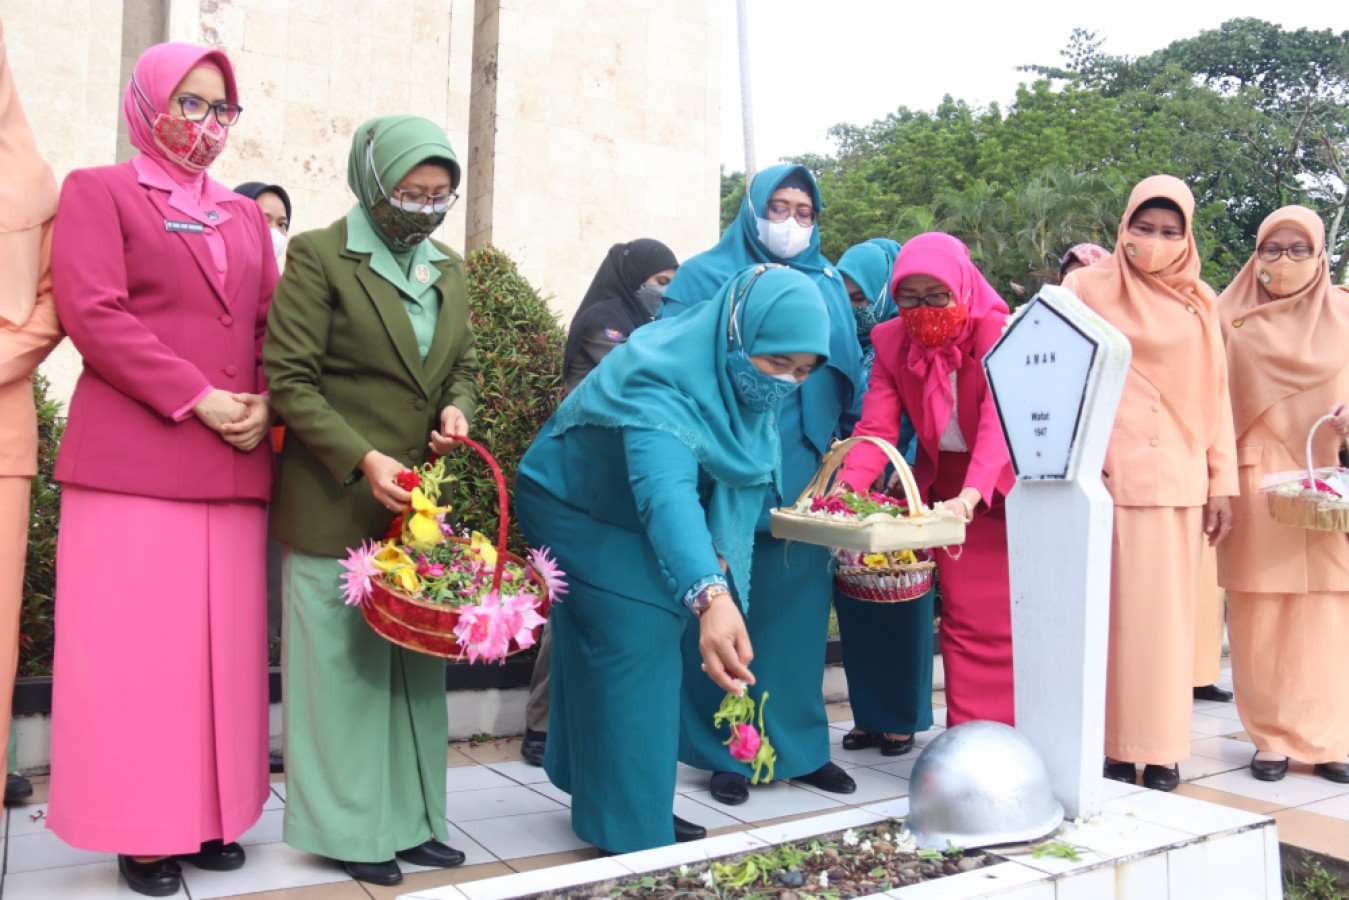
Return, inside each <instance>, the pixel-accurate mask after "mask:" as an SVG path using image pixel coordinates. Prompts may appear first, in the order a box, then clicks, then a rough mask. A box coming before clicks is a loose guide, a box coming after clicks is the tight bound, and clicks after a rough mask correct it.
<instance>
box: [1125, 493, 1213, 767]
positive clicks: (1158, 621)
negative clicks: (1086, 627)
mask: <svg viewBox="0 0 1349 900" xmlns="http://www.w3.org/2000/svg"><path fill="white" fill-rule="evenodd" d="M1202 523H1203V508H1202V507H1199V506H1188V507H1127V506H1117V507H1115V535H1114V542H1113V543H1114V546H1113V553H1112V555H1111V569H1110V657H1109V663H1108V668H1107V673H1106V688H1105V693H1106V706H1105V753H1106V756H1109V757H1110V758H1111V759H1115V760H1120V761H1124V762H1132V763H1151V764H1155V765H1172V764H1174V763H1176V762H1179V761H1180V760H1182V759H1186V758H1187V757H1188V756H1189V755H1190V716H1191V715H1192V707H1193V697H1192V695H1191V691H1192V689H1193V685H1192V684H1191V682H1192V681H1193V679H1194V617H1195V591H1196V590H1197V588H1198V578H1199V557H1200V543H1201V539H1202V535H1201V533H1200V529H1201V527H1202Z"/></svg>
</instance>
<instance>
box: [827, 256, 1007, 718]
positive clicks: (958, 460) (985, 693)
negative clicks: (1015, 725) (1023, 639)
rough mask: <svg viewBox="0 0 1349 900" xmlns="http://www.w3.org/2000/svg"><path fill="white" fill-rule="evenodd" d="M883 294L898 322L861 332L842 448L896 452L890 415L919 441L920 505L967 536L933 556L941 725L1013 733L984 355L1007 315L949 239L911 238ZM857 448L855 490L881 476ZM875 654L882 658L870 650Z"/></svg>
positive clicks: (995, 462)
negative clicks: (863, 339)
mask: <svg viewBox="0 0 1349 900" xmlns="http://www.w3.org/2000/svg"><path fill="white" fill-rule="evenodd" d="M890 292H891V294H892V296H893V297H894V299H895V303H896V304H897V305H898V306H899V317H898V318H895V319H891V320H890V321H889V322H885V323H883V324H880V325H877V326H876V327H875V329H873V330H872V332H871V341H872V344H873V346H874V347H875V348H876V359H875V362H874V363H873V365H872V369H871V384H870V386H869V387H868V388H867V393H866V396H865V397H864V398H863V400H862V420H861V421H860V422H859V423H858V424H857V427H856V428H855V429H853V436H854V437H856V436H858V435H874V436H875V437H880V438H884V439H885V440H887V441H889V442H890V443H892V444H893V443H896V442H898V440H899V417H900V413H902V412H907V413H908V414H909V418H910V419H912V420H913V425H914V428H915V429H916V430H917V432H918V461H917V463H916V465H915V466H914V477H915V478H916V480H917V481H918V486H919V487H920V488H922V490H923V492H924V494H925V495H926V496H924V498H923V502H925V503H932V502H934V501H941V504H942V505H943V506H944V507H946V508H947V509H948V510H951V511H952V512H954V513H956V514H957V515H960V516H964V517H965V518H966V519H967V520H969V522H970V524H969V527H968V528H967V530H966V536H965V544H964V546H963V547H959V548H955V550H954V551H953V552H950V553H948V552H947V551H945V550H938V551H936V554H937V570H938V577H939V579H940V582H939V585H940V590H941V597H942V614H941V648H942V665H943V667H944V669H945V673H946V723H947V725H958V724H960V723H961V722H967V721H969V720H971V719H992V720H995V721H998V722H1006V723H1007V724H1009V725H1010V724H1012V718H1013V714H1014V711H1015V709H1014V704H1013V697H1012V609H1011V595H1010V588H1009V585H1008V567H1007V519H1006V516H1005V514H1004V510H1003V499H1004V498H1005V497H1006V496H1007V492H1008V491H1010V490H1011V489H1012V486H1013V484H1014V483H1015V480H1016V476H1015V475H1014V474H1013V472H1012V463H1011V457H1010V455H1009V454H1008V451H1007V442H1006V439H1005V438H1004V437H1003V434H1002V425H1001V424H1000V423H999V421H998V412H997V409H996V407H995V406H994V404H993V395H992V392H991V391H990V390H989V389H988V379H987V378H985V377H984V370H983V359H984V355H985V354H986V353H988V351H989V350H990V349H991V348H992V346H993V344H994V342H996V341H997V339H998V337H999V336H1000V335H1001V334H1002V329H1003V325H1004V324H1005V323H1006V321H1007V304H1006V303H1004V302H1003V300H1002V298H1001V297H999V296H998V294H997V292H996V291H995V290H994V289H993V286H992V285H990V284H989V283H988V282H987V281H986V280H985V279H984V276H983V275H982V274H980V272H979V270H978V268H976V267H975V265H974V263H973V262H971V261H970V251H969V249H968V248H966V246H965V245H964V244H962V243H961V242H960V241H958V240H956V239H955V238H953V237H951V236H950V235H949V234H942V233H940V232H929V233H927V234H920V235H918V236H917V237H915V238H914V239H913V240H911V241H909V242H908V243H906V244H905V245H904V248H903V249H902V250H900V251H899V257H898V258H897V259H896V260H895V271H894V275H893V276H892V277H891V279H890ZM885 464H886V460H885V456H884V454H882V453H881V452H880V450H878V449H877V448H875V447H873V446H871V445H869V444H862V445H859V446H857V447H855V448H853V450H852V451H850V452H849V453H848V458H847V460H846V464H845V466H844V468H843V471H842V473H841V474H840V475H839V481H841V482H843V483H845V484H848V485H853V486H855V487H857V488H858V489H861V490H865V489H866V488H867V487H868V486H869V485H870V484H871V483H872V482H873V481H874V480H875V479H876V476H877V475H879V474H880V473H881V471H882V470H883V469H884V468H885ZM875 652H877V653H883V652H886V648H885V645H884V644H883V643H880V644H878V645H877V646H876V648H875Z"/></svg>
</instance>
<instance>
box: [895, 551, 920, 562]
mask: <svg viewBox="0 0 1349 900" xmlns="http://www.w3.org/2000/svg"><path fill="white" fill-rule="evenodd" d="M895 562H896V563H898V564H899V565H901V566H911V565H913V564H914V563H916V562H918V557H917V556H915V555H914V552H913V551H912V550H901V551H899V552H898V553H896V554H895Z"/></svg>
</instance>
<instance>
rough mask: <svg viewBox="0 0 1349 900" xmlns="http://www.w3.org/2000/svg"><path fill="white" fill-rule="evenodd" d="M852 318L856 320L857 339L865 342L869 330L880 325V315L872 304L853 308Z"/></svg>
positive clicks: (869, 333)
mask: <svg viewBox="0 0 1349 900" xmlns="http://www.w3.org/2000/svg"><path fill="white" fill-rule="evenodd" d="M852 314H853V318H854V319H856V320H857V337H858V338H859V339H860V340H865V339H866V338H868V337H869V336H870V335H871V329H873V328H875V327H876V326H877V325H879V324H881V313H880V310H878V309H877V308H876V305H875V304H873V303H868V304H867V305H866V306H854V307H853V308H852Z"/></svg>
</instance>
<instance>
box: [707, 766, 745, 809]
mask: <svg viewBox="0 0 1349 900" xmlns="http://www.w3.org/2000/svg"><path fill="white" fill-rule="evenodd" d="M710 787H711V789H712V799H713V800H716V801H717V802H718V803H725V804H726V805H727V806H739V805H740V804H741V803H744V802H745V801H746V800H748V799H749V779H748V778H746V777H745V776H744V775H741V774H740V773H738V772H713V773H712V783H711V785H710Z"/></svg>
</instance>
